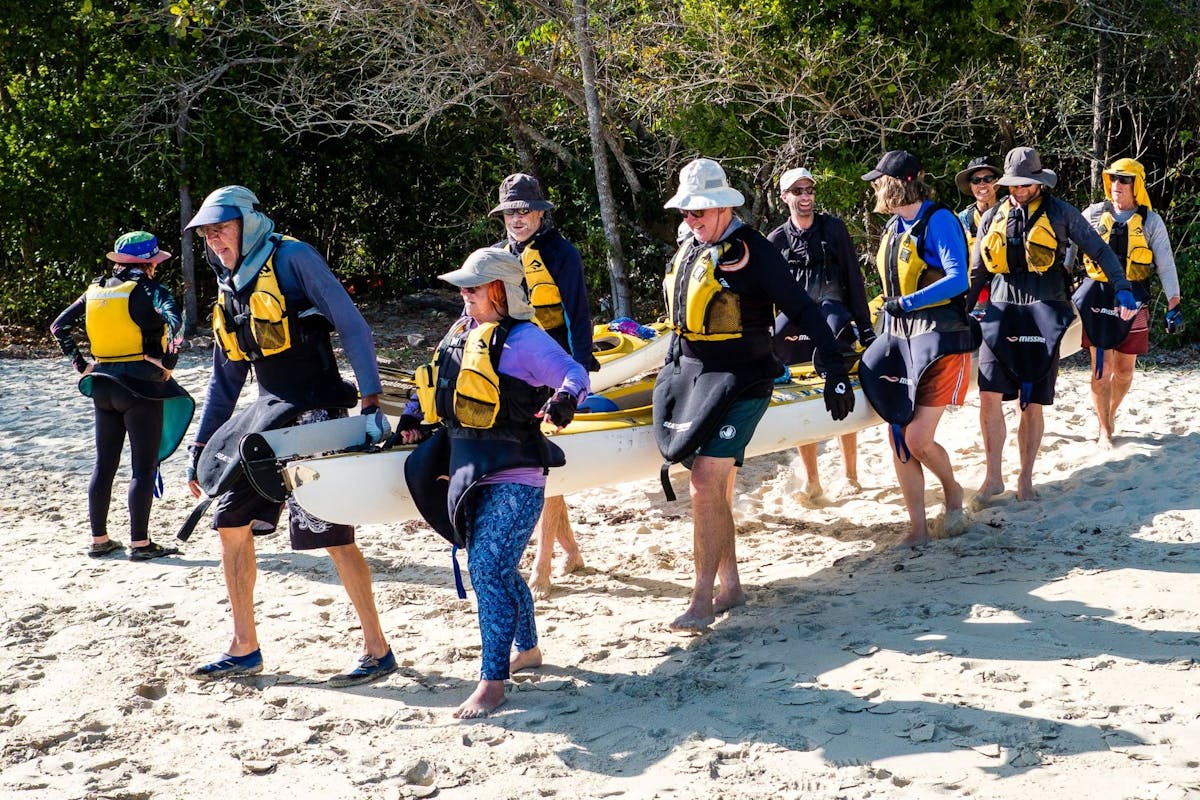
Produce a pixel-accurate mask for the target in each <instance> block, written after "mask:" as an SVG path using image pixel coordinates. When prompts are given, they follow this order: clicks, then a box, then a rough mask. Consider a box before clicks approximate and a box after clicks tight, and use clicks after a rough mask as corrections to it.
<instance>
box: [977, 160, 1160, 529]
mask: <svg viewBox="0 0 1200 800" xmlns="http://www.w3.org/2000/svg"><path fill="white" fill-rule="evenodd" d="M997 183H998V184H1000V185H1001V186H1007V187H1008V192H1009V193H1008V197H1006V198H1004V199H1003V200H1001V201H999V202H998V203H996V205H994V206H993V207H992V208H990V209H989V210H988V211H987V213H986V214H984V215H983V218H982V219H981V220H980V222H979V236H978V238H977V239H976V240H975V247H974V249H973V250H972V251H971V291H970V293H969V296H968V299H969V302H970V303H971V304H972V305H974V304H975V302H976V300H977V299H978V298H979V296H980V293H981V292H982V291H983V289H984V288H985V287H986V288H987V289H988V291H989V295H988V302H987V304H986V306H984V305H980V306H979V307H978V308H976V310H975V312H974V313H975V314H976V316H977V317H978V318H979V319H980V326H981V327H982V328H983V344H982V346H980V348H979V418H980V427H981V428H982V432H983V443H984V456H985V461H986V472H985V475H984V479H983V483H982V484H981V485H980V487H979V490H978V492H976V495H975V497H974V499H973V503H974V504H975V505H976V506H980V505H986V504H987V503H988V502H990V500H991V499H992V498H993V497H995V496H996V495H998V494H1000V493H1001V492H1003V491H1004V477H1003V475H1004V473H1003V471H1002V464H1001V461H1002V458H1001V456H1002V453H1003V450H1004V438H1005V435H1006V433H1007V431H1006V428H1005V423H1004V408H1003V405H1002V403H1003V401H1005V400H1016V401H1018V403H1019V406H1020V420H1021V422H1020V426H1019V427H1018V429H1017V439H1018V443H1019V444H1020V447H1019V448H1018V450H1019V452H1020V454H1021V455H1020V458H1021V470H1020V473H1019V475H1018V477H1017V499H1018V500H1033V499H1035V498H1036V497H1037V492H1036V490H1035V489H1034V488H1033V467H1034V463H1035V460H1036V458H1037V452H1038V449H1039V448H1040V447H1041V442H1042V432H1043V430H1044V427H1045V422H1044V419H1043V414H1042V407H1043V406H1048V405H1052V404H1053V403H1054V389H1055V384H1056V382H1057V379H1058V359H1059V345H1060V344H1061V342H1062V338H1063V336H1064V334H1065V333H1066V330H1067V327H1068V326H1069V325H1070V324H1071V322H1072V321H1073V320H1074V318H1075V312H1074V310H1073V308H1072V305H1071V297H1070V294H1069V288H1068V287H1069V286H1070V283H1071V276H1070V273H1069V271H1068V268H1067V262H1066V254H1067V249H1068V247H1069V246H1070V245H1072V244H1074V245H1075V246H1077V247H1078V248H1079V249H1080V250H1081V251H1082V252H1083V253H1084V254H1085V255H1086V256H1087V257H1089V258H1091V259H1092V260H1093V261H1095V262H1096V263H1097V265H1098V268H1099V269H1100V270H1101V271H1102V272H1103V273H1104V275H1105V276H1106V278H1107V279H1108V283H1109V284H1110V285H1111V287H1112V289H1113V290H1114V296H1113V301H1114V303H1115V304H1116V309H1115V315H1116V316H1119V317H1120V318H1121V319H1126V320H1128V319H1132V318H1133V315H1134V313H1135V312H1136V310H1137V303H1136V302H1135V300H1134V297H1133V293H1132V291H1130V286H1129V281H1128V280H1126V278H1125V268H1124V267H1123V266H1122V264H1121V262H1120V261H1119V260H1118V259H1117V257H1116V255H1115V254H1114V253H1113V251H1112V250H1111V249H1110V248H1109V246H1108V245H1107V244H1105V242H1104V240H1103V239H1101V238H1100V236H1099V234H1097V233H1096V231H1095V230H1093V229H1092V226H1091V225H1089V224H1088V222H1087V220H1085V219H1084V218H1083V215H1082V214H1080V213H1079V211H1078V210H1077V209H1075V207H1073V206H1071V205H1070V204H1068V203H1066V202H1064V201H1063V200H1060V199H1059V198H1057V197H1055V196H1054V195H1052V194H1050V193H1049V190H1050V189H1052V188H1054V186H1055V185H1056V184H1057V183H1058V176H1057V175H1056V174H1055V173H1054V171H1053V170H1050V169H1047V168H1045V167H1043V166H1042V160H1041V157H1040V156H1039V155H1038V152H1037V151H1036V150H1034V149H1033V148H1032V147H1015V148H1013V149H1012V150H1010V151H1009V152H1008V154H1007V155H1006V156H1005V157H1004V175H1003V176H1001V178H1000V180H998V181H997ZM1109 316H1113V313H1112V312H1111V309H1110V314H1109Z"/></svg>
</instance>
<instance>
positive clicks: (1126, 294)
mask: <svg viewBox="0 0 1200 800" xmlns="http://www.w3.org/2000/svg"><path fill="white" fill-rule="evenodd" d="M1117 305H1119V306H1120V307H1121V308H1124V309H1126V310H1128V311H1137V300H1135V299H1133V292H1131V291H1129V290H1128V289H1122V290H1121V291H1119V292H1117Z"/></svg>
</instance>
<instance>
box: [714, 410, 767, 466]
mask: <svg viewBox="0 0 1200 800" xmlns="http://www.w3.org/2000/svg"><path fill="white" fill-rule="evenodd" d="M770 404H771V398H770V397H751V398H747V399H744V400H737V401H735V402H734V404H733V405H732V406H730V407H729V410H728V411H726V412H725V416H723V417H721V424H720V425H719V426H717V432H716V433H715V434H713V437H712V438H711V439H709V440H708V441H707V442H705V443H704V444H703V445H702V446H701V447H700V449H699V450H698V451H697V452H696V455H701V456H711V457H712V458H732V459H734V463H735V464H736V465H737V466H739V467H740V466H741V465H742V459H743V458H744V457H745V455H746V445H748V444H750V437H752V436H753V435H754V429H755V428H757V427H758V421H759V420H760V419H762V416H763V414H765V413H766V412H767V406H769V405H770Z"/></svg>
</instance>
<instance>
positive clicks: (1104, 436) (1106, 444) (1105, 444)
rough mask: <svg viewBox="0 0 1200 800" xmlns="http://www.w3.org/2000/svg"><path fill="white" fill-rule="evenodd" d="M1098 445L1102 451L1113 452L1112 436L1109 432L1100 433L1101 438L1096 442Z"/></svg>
mask: <svg viewBox="0 0 1200 800" xmlns="http://www.w3.org/2000/svg"><path fill="white" fill-rule="evenodd" d="M1096 444H1097V446H1099V448H1100V449H1101V450H1112V449H1113V440H1112V434H1111V433H1109V432H1107V431H1100V438H1098V439H1097V440H1096Z"/></svg>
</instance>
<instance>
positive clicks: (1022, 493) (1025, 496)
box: [1017, 481, 1038, 502]
mask: <svg viewBox="0 0 1200 800" xmlns="http://www.w3.org/2000/svg"><path fill="white" fill-rule="evenodd" d="M1017 499H1018V500H1020V501H1022V502H1024V501H1027V500H1037V499H1038V493H1037V489H1034V488H1033V481H1030V482H1029V483H1025V482H1024V481H1022V482H1021V483H1019V484H1017Z"/></svg>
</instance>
